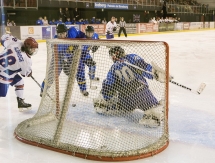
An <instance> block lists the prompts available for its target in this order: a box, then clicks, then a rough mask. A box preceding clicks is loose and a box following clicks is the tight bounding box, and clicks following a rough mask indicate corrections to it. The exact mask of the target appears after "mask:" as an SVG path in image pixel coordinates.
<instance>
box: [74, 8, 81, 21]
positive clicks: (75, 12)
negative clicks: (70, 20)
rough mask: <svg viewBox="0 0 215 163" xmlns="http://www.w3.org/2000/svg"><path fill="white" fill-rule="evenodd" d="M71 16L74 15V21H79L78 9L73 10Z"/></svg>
mask: <svg viewBox="0 0 215 163" xmlns="http://www.w3.org/2000/svg"><path fill="white" fill-rule="evenodd" d="M73 15H74V18H75V20H78V19H79V17H80V12H79V10H78V8H75V10H74V11H73Z"/></svg>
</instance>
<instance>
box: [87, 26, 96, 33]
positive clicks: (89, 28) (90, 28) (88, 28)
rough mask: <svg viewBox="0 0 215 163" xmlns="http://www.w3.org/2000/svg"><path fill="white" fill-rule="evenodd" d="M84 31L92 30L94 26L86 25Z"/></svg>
mask: <svg viewBox="0 0 215 163" xmlns="http://www.w3.org/2000/svg"><path fill="white" fill-rule="evenodd" d="M85 31H86V32H94V28H93V26H89V25H88V26H87V28H86V29H85Z"/></svg>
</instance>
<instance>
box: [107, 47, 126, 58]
mask: <svg viewBox="0 0 215 163" xmlns="http://www.w3.org/2000/svg"><path fill="white" fill-rule="evenodd" d="M109 55H110V57H111V58H112V60H113V61H117V60H120V58H122V57H124V56H125V50H124V49H123V48H121V47H120V46H114V47H111V48H110V50H109Z"/></svg>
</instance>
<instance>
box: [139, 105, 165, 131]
mask: <svg viewBox="0 0 215 163" xmlns="http://www.w3.org/2000/svg"><path fill="white" fill-rule="evenodd" d="M163 119H164V113H163V106H162V105H158V106H156V107H153V108H151V109H149V110H147V111H145V112H144V115H143V118H142V119H140V120H139V123H140V124H142V125H144V126H146V127H150V128H155V127H159V126H160V124H161V121H163Z"/></svg>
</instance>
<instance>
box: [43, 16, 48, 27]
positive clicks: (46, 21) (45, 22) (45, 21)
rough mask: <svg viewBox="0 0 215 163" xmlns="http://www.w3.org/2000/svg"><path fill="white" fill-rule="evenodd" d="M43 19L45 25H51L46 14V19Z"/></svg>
mask: <svg viewBox="0 0 215 163" xmlns="http://www.w3.org/2000/svg"><path fill="white" fill-rule="evenodd" d="M42 21H43V25H49V23H48V20H47V17H46V16H44V19H43V20H42Z"/></svg>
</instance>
